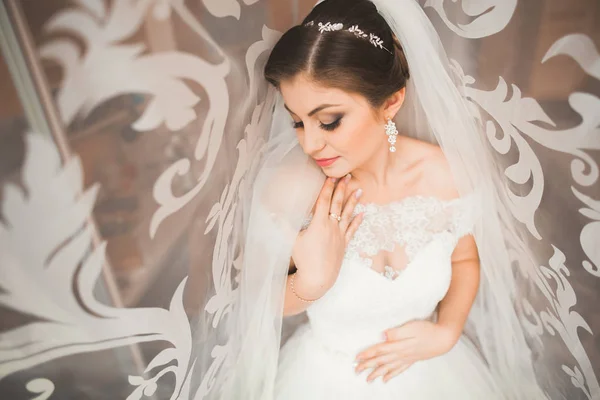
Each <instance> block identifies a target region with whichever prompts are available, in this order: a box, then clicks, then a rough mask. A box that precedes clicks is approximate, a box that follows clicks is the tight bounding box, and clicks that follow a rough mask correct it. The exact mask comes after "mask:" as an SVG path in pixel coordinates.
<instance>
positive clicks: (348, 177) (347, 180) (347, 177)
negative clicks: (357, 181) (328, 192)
mask: <svg viewBox="0 0 600 400" xmlns="http://www.w3.org/2000/svg"><path fill="white" fill-rule="evenodd" d="M350 178H352V176H351V175H350V174H348V175H346V177H345V178H344V179H345V180H346V182H349V181H350Z"/></svg>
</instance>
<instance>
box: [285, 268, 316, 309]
mask: <svg viewBox="0 0 600 400" xmlns="http://www.w3.org/2000/svg"><path fill="white" fill-rule="evenodd" d="M296 275H297V273H296V272H294V273H293V274H292V276H291V277H290V286H291V288H292V293H294V296H296V297H297V298H298V300H300V301H302V302H304V303H314V302H315V301H317V300H319V299H320V297H319V299H314V300H308V299H304V298H302V297H300V296H298V293H296V289H295V288H294V279H296Z"/></svg>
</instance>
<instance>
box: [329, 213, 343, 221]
mask: <svg viewBox="0 0 600 400" xmlns="http://www.w3.org/2000/svg"><path fill="white" fill-rule="evenodd" d="M329 218H331V219H335V220H336V221H337V222H340V221H341V220H342V217H340V216H339V215H337V214H334V213H329Z"/></svg>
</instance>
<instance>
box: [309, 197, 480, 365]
mask: <svg viewBox="0 0 600 400" xmlns="http://www.w3.org/2000/svg"><path fill="white" fill-rule="evenodd" d="M475 209H476V207H474V203H473V198H472V197H465V198H461V199H456V200H451V201H442V200H439V199H436V198H434V197H424V196H415V197H409V198H406V199H404V200H402V201H398V202H394V203H391V204H387V205H375V204H366V205H363V204H359V205H358V206H357V207H356V210H355V213H360V212H364V218H363V221H362V223H361V225H360V227H359V228H358V230H357V232H356V234H355V235H354V237H353V239H352V240H351V242H350V243H349V245H348V248H347V250H346V254H345V256H344V261H343V263H342V267H341V269H340V273H339V275H338V278H337V281H336V283H335V284H334V286H333V287H332V288H331V289H330V290H329V291H328V292H327V293H326V294H325V296H324V297H323V298H322V299H321V300H319V301H317V302H315V303H314V304H313V305H311V307H310V308H309V309H308V311H307V314H308V316H309V319H310V324H311V327H312V328H313V330H314V332H315V333H316V334H317V335H318V336H319V337H320V338H321V339H322V341H323V343H325V344H326V345H327V346H328V347H329V348H332V349H338V350H339V351H342V352H348V354H350V353H353V352H355V351H359V350H360V348H362V347H364V346H365V345H366V344H367V343H373V342H374V341H378V340H380V336H381V332H383V331H384V330H385V329H388V328H390V327H393V326H397V325H401V324H402V323H404V322H407V321H410V320H414V319H425V318H429V317H431V315H432V314H433V312H434V310H435V308H436V306H437V304H438V303H439V301H440V300H441V299H442V298H443V297H444V296H445V294H446V292H447V291H448V287H449V285H450V278H451V272H452V266H451V256H452V253H453V251H454V248H455V247H456V244H457V242H458V240H459V239H460V237H461V236H463V235H465V234H468V233H470V231H471V229H472V227H473V222H474V217H475V216H476V213H475V211H474V210H475ZM353 354H356V353H353Z"/></svg>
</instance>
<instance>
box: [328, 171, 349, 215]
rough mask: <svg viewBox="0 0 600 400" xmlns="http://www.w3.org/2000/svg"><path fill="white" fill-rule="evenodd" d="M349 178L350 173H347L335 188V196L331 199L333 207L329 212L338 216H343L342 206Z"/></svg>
mask: <svg viewBox="0 0 600 400" xmlns="http://www.w3.org/2000/svg"><path fill="white" fill-rule="evenodd" d="M349 180H350V175H346V176H345V177H344V178H342V179H340V181H339V183H338V184H337V186H336V187H335V190H334V191H333V198H332V199H331V208H330V210H329V212H330V213H332V214H335V215H337V216H338V217H341V215H342V206H343V205H344V198H345V197H346V187H347V186H348V181H349Z"/></svg>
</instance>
